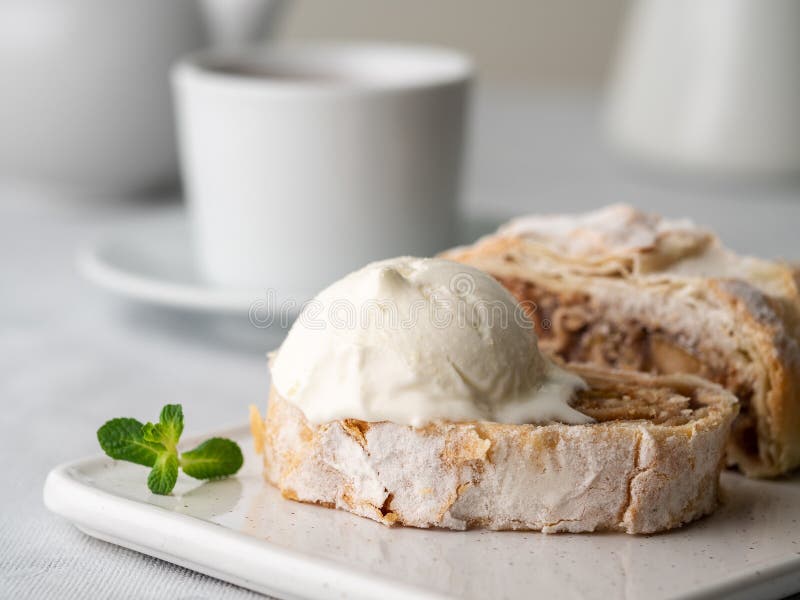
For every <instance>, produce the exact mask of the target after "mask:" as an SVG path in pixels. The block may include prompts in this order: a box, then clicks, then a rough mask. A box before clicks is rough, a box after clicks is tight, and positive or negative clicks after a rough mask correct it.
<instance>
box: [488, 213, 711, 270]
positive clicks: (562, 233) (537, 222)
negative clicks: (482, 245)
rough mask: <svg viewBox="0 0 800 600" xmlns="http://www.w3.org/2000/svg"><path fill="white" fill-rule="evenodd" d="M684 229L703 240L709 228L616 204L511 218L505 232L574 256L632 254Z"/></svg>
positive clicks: (500, 232) (685, 232) (684, 232)
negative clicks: (599, 207)
mask: <svg viewBox="0 0 800 600" xmlns="http://www.w3.org/2000/svg"><path fill="white" fill-rule="evenodd" d="M670 232H681V233H682V234H683V235H687V234H688V235H694V236H695V237H696V238H697V243H698V244H700V243H703V242H704V241H705V240H707V239H708V237H709V235H710V234H709V232H708V231H706V230H704V229H701V228H699V227H697V226H696V225H695V224H694V223H693V222H692V221H691V220H689V219H677V220H673V219H665V218H663V217H661V216H659V215H652V214H648V213H645V212H642V211H640V210H637V209H636V208H634V207H632V206H629V205H627V204H612V205H611V206H607V207H605V208H601V209H600V210H596V211H593V212H588V213H584V214H579V215H529V216H524V217H519V218H516V219H513V220H511V221H510V222H509V223H507V224H506V225H504V226H503V227H501V228H500V229H499V230H498V232H497V233H498V235H501V236H519V237H524V238H526V239H530V240H534V241H538V242H541V243H546V244H547V245H548V246H550V247H552V248H553V249H555V250H557V251H560V252H562V253H564V254H567V255H568V256H572V257H576V258H578V257H592V256H594V255H596V254H598V253H603V254H614V255H619V254H631V253H636V252H639V251H642V250H645V249H648V248H653V247H655V245H656V243H657V241H658V238H659V236H661V235H663V234H665V233H670Z"/></svg>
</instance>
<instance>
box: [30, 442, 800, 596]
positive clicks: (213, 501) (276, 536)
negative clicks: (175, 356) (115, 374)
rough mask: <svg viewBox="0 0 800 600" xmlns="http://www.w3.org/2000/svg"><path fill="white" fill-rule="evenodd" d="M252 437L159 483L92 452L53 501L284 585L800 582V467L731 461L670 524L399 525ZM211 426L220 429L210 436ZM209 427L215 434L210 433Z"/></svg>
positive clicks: (117, 532)
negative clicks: (712, 495)
mask: <svg viewBox="0 0 800 600" xmlns="http://www.w3.org/2000/svg"><path fill="white" fill-rule="evenodd" d="M214 435H225V436H228V437H232V438H234V439H236V440H237V441H238V442H239V443H240V445H241V446H242V448H243V449H244V450H245V466H244V467H243V469H242V471H241V472H240V474H239V475H238V476H237V477H235V478H231V479H227V480H223V481H215V482H209V483H201V482H198V481H195V480H192V479H190V478H188V477H184V476H183V475H181V477H180V478H179V480H178V485H177V486H176V488H175V491H174V492H173V495H172V496H154V495H152V494H150V493H149V492H148V490H147V486H146V484H145V482H146V477H147V470H146V469H145V468H143V467H140V466H137V465H133V464H129V463H123V462H116V461H113V460H111V459H109V458H106V457H102V456H100V457H93V458H87V459H83V460H79V461H77V462H73V463H69V464H66V465H63V466H60V467H58V468H56V469H54V470H53V471H52V472H51V473H50V475H49V476H48V478H47V483H46V484H45V490H44V499H45V503H46V504H47V507H48V508H49V509H50V510H52V511H53V512H56V513H58V514H60V515H62V516H64V517H66V518H67V519H69V520H70V521H72V522H74V523H75V525H77V526H78V527H79V528H81V529H82V530H83V531H85V532H87V533H88V534H89V535H92V536H95V537H98V538H100V539H103V540H107V541H110V542H113V543H115V544H119V545H121V546H126V547H128V548H132V549H134V550H138V551H140V552H144V553H146V554H150V555H152V556H156V557H158V558H162V559H164V560H167V561H170V562H173V563H176V564H179V565H183V566H185V567H188V568H190V569H194V570H196V571H200V572H202V573H207V574H209V575H212V576H213V577H217V578H219V579H224V580H226V581H230V582H232V583H235V584H238V585H241V586H243V587H247V588H250V589H253V590H256V591H259V592H263V593H267V594H271V595H275V596H279V597H282V598H330V597H334V596H335V597H344V598H442V597H453V596H456V597H465V598H532V597H539V598H552V597H559V598H564V597H569V598H572V597H584V598H585V597H592V598H619V597H625V598H648V599H651V598H713V597H725V598H748V599H752V598H780V597H784V596H787V595H789V594H791V593H793V592H797V591H800V477H798V476H795V477H794V478H792V479H790V480H784V481H751V480H747V479H745V478H743V477H741V476H739V475H737V474H734V473H725V474H723V488H724V495H725V502H724V504H723V506H722V507H721V508H720V509H719V510H718V511H717V512H716V513H715V514H714V515H712V516H711V517H709V518H706V519H703V520H702V521H700V522H698V523H695V524H693V525H690V526H688V527H685V528H683V529H680V530H677V531H673V532H670V533H665V534H660V535H652V536H628V535H624V534H572V535H571V534H557V535H543V534H539V533H530V532H487V531H467V532H453V531H442V530H423V529H410V528H394V529H389V528H386V527H384V526H382V525H378V524H377V523H373V522H372V521H369V520H367V519H362V518H360V517H355V516H353V515H350V514H347V513H344V512H341V511H335V510H330V509H326V508H322V507H318V506H310V505H305V504H299V503H296V502H291V501H288V500H285V499H283V498H282V497H281V495H280V494H279V493H278V492H277V491H275V490H274V489H273V488H272V487H271V486H269V485H267V484H265V483H264V481H263V480H262V478H261V474H260V461H259V458H258V457H257V456H255V454H254V453H253V451H252V449H251V440H250V435H249V433H248V432H247V430H245V429H244V428H242V429H237V430H235V431H228V432H222V433H218V434H214ZM205 437H210V436H205ZM205 437H204V438H203V439H205Z"/></svg>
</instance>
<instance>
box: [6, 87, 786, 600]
mask: <svg viewBox="0 0 800 600" xmlns="http://www.w3.org/2000/svg"><path fill="white" fill-rule="evenodd" d="M598 113H599V111H598V102H597V100H596V99H595V98H592V97H586V96H579V95H564V96H549V97H541V96H536V97H531V96H528V95H526V94H524V93H521V92H511V91H504V92H500V91H493V92H488V93H487V92H482V93H480V94H479V95H478V96H477V98H476V103H475V107H474V111H473V121H474V126H473V136H472V150H471V159H470V163H471V170H470V174H469V177H468V178H467V185H466V190H465V198H464V202H463V211H464V214H465V215H468V216H469V217H470V218H471V221H472V222H473V223H475V222H485V223H488V222H490V221H493V220H498V219H502V218H505V217H507V216H510V215H513V214H518V213H523V212H534V211H540V212H541V211H549V212H553V211H576V210H584V209H588V208H593V207H598V206H601V205H603V204H607V203H611V202H619V201H624V202H630V203H632V204H636V205H638V206H641V207H643V208H646V209H653V210H658V211H660V212H663V213H665V214H669V215H672V216H686V215H689V216H692V217H693V218H694V219H695V220H696V221H698V222H700V223H703V224H707V225H710V226H712V227H715V228H716V229H717V230H718V231H719V232H720V233H721V235H722V237H723V239H724V240H725V241H726V242H727V243H728V244H729V245H731V246H732V247H734V248H736V249H737V250H740V251H742V252H748V253H755V254H760V255H763V256H768V257H772V256H783V257H787V258H791V257H800V236H798V233H797V231H798V229H800V182H798V181H797V180H794V181H791V180H788V181H783V182H778V183H775V182H761V183H753V182H751V183H749V184H747V185H737V186H732V185H731V184H727V185H725V186H721V185H719V184H714V183H713V182H710V181H704V180H700V179H698V178H695V177H690V178H686V177H681V178H676V177H669V176H666V175H664V174H661V175H656V174H653V173H650V172H648V171H647V170H646V169H641V168H637V167H634V166H631V165H626V164H623V163H622V162H621V161H618V160H615V159H614V158H613V157H612V156H611V154H610V153H609V152H608V151H607V150H606V148H605V147H604V144H603V141H602V136H601V134H600V130H599V126H598ZM170 202H172V205H173V206H174V203H175V202H176V200H175V199H172V200H170V199H169V198H161V199H158V198H157V199H149V200H144V199H140V200H122V199H113V198H95V199H89V198H81V197H78V196H75V195H66V194H65V193H63V192H59V191H58V190H53V189H50V190H46V189H42V188H36V189H34V188H33V187H32V186H29V185H28V186H23V185H20V184H12V183H10V182H7V181H6V182H3V183H2V185H0V290H2V291H0V401H1V402H2V408H3V413H4V414H3V418H2V420H0V469H2V473H3V475H4V484H3V486H2V490H3V491H2V493H0V540H2V544H0V597H14V598H20V597H36V598H38V597H59V598H85V597H104V598H129V597H136V598H245V597H251V596H252V597H257V595H256V594H253V593H251V592H248V591H246V590H243V589H239V588H237V587H235V586H231V585H229V584H226V583H222V582H219V581H216V580H214V579H211V578H209V577H206V576H203V575H199V574H197V573H194V572H191V571H188V570H186V569H183V568H180V567H176V566H173V565H171V564H168V563H164V562H162V561H159V560H156V559H153V558H149V557H147V556H143V555H140V554H137V553H135V552H132V551H129V550H125V549H122V548H119V547H116V546H112V545H110V544H106V543H104V542H100V541H97V540H95V539H92V538H89V537H87V536H85V535H84V534H82V533H80V532H78V531H77V530H76V529H75V528H73V527H72V526H71V525H70V524H69V523H67V522H65V521H63V520H61V519H59V518H57V517H55V516H53V515H50V514H49V513H47V512H46V510H45V508H44V506H43V504H42V500H41V492H42V485H43V482H44V478H45V476H46V474H47V472H48V470H49V469H50V468H52V467H53V466H54V465H56V464H58V463H61V462H63V461H66V460H69V459H73V458H76V457H80V456H83V455H86V454H92V453H96V452H97V451H98V448H97V443H96V441H95V430H96V428H97V426H98V425H99V424H101V423H102V422H103V421H105V420H106V419H108V418H111V417H116V416H122V415H130V416H136V417H138V418H141V419H147V418H155V417H156V416H157V413H158V411H159V409H160V407H161V406H162V405H163V404H164V403H167V402H180V403H182V404H183V405H184V408H185V412H186V414H187V423H186V428H187V433H202V432H203V431H206V430H211V429H217V428H220V427H227V426H233V425H238V424H240V423H242V422H243V421H244V420H245V419H246V414H247V406H248V405H249V404H251V403H255V404H263V403H264V401H265V397H266V390H267V386H268V376H267V372H266V364H265V353H266V352H267V351H268V350H270V349H272V348H274V347H276V346H277V345H278V344H279V343H280V340H281V339H282V337H283V335H284V334H285V332H284V331H282V330H280V329H275V330H263V329H256V328H254V327H252V326H251V325H250V324H249V323H248V322H247V319H246V317H241V318H236V317H220V316H214V315H203V314H191V313H184V312H180V311H175V310H166V309H159V308H155V307H149V306H142V305H138V304H135V303H131V302H127V301H125V300H124V299H121V298H117V297H113V296H110V295H108V294H106V293H104V292H102V291H100V290H98V289H95V288H93V287H92V286H91V285H89V284H88V283H85V282H84V281H82V280H81V279H80V278H79V277H78V276H77V274H76V273H75V269H74V255H75V251H76V249H77V248H78V246H79V245H80V244H81V243H85V242H86V241H88V240H91V239H93V238H94V237H95V236H97V235H99V234H102V233H103V232H106V231H108V230H109V229H111V228H113V227H115V226H119V225H121V224H124V223H126V222H129V221H130V220H131V219H132V218H135V217H137V216H140V215H144V214H155V213H157V212H158V211H159V210H163V209H164V206H165V205H167V204H169V203H170Z"/></svg>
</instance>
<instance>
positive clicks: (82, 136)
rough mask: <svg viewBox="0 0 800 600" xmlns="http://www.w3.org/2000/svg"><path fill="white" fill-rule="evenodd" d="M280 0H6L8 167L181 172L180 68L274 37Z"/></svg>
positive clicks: (2, 149) (98, 180)
mask: <svg viewBox="0 0 800 600" xmlns="http://www.w3.org/2000/svg"><path fill="white" fill-rule="evenodd" d="M278 5H279V2H278V0H0V174H2V175H4V176H11V177H14V178H22V179H27V180H38V181H46V182H51V183H56V184H59V185H65V186H72V187H76V188H78V189H83V190H90V191H93V192H108V193H125V192H135V191H142V190H146V189H147V188H151V187H155V186H159V185H163V184H169V183H172V182H174V181H176V180H177V173H178V164H177V153H176V149H175V147H176V144H175V136H174V124H173V116H172V112H173V111H172V104H171V98H170V86H169V76H168V73H169V68H170V66H171V65H172V63H173V62H174V61H175V60H176V59H177V58H178V57H179V56H181V55H183V54H185V53H186V52H189V51H192V50H195V49H198V48H201V47H204V46H207V45H209V44H227V45H231V44H238V43H246V42H252V41H256V40H259V39H263V38H265V37H266V35H267V33H268V29H269V25H271V24H272V23H273V21H274V19H273V17H274V16H275V12H276V9H277V7H278Z"/></svg>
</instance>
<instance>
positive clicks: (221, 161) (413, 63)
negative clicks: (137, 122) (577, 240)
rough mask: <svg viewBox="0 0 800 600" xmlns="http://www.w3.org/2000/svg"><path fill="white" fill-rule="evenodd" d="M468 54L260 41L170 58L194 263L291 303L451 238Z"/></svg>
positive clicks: (230, 283) (221, 279) (222, 280)
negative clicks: (374, 264) (377, 263)
mask: <svg viewBox="0 0 800 600" xmlns="http://www.w3.org/2000/svg"><path fill="white" fill-rule="evenodd" d="M471 75H472V65H471V63H470V61H469V59H467V58H466V57H464V56H463V55H461V54H459V53H457V52H453V51H450V50H445V49H438V48H429V47H421V46H400V45H385V44H326V45H299V46H273V47H270V46H264V47H261V48H250V49H248V50H240V51H219V50H218V51H210V52H205V53H200V54H196V55H194V56H191V57H189V58H187V59H185V60H183V61H182V62H181V63H179V64H178V65H177V66H176V68H175V70H174V72H173V84H174V90H175V99H176V105H177V112H178V130H179V147H180V153H181V158H182V167H183V174H184V185H185V187H186V192H187V196H188V207H189V212H190V215H191V219H192V223H193V228H194V237H195V244H196V253H197V259H198V266H199V269H200V272H201V273H202V274H203V275H204V276H205V278H206V279H207V280H208V281H209V282H211V283H213V284H217V285H219V286H224V287H233V288H246V289H259V290H264V289H267V290H273V291H274V292H275V293H276V294H277V297H278V298H293V299H297V300H299V301H302V300H303V299H306V298H308V297H310V296H312V295H313V294H314V293H316V292H317V291H318V290H319V289H320V288H322V287H323V286H325V285H327V284H328V283H330V282H331V281H332V280H333V279H335V278H337V277H340V276H341V275H344V274H345V273H347V272H348V271H350V270H352V269H355V268H358V267H360V266H362V265H363V264H365V263H367V262H369V261H371V260H377V259H380V258H385V257H390V256H395V255H402V254H417V255H431V254H434V253H436V252H437V251H439V250H442V249H443V248H446V247H447V246H448V245H450V244H451V243H452V242H453V231H454V225H455V207H456V201H457V196H458V191H459V179H460V170H461V163H462V153H463V145H464V120H465V112H466V108H467V97H468V89H469V82H470V78H471Z"/></svg>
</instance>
